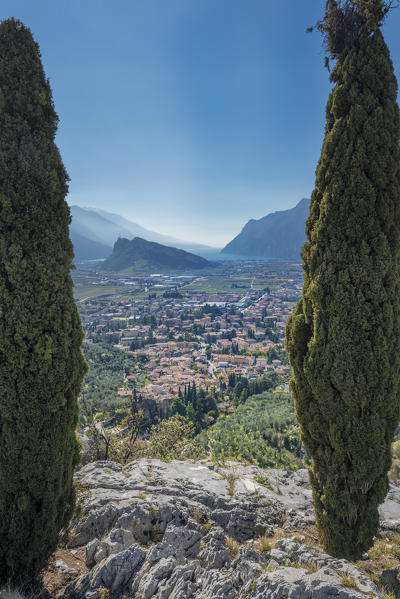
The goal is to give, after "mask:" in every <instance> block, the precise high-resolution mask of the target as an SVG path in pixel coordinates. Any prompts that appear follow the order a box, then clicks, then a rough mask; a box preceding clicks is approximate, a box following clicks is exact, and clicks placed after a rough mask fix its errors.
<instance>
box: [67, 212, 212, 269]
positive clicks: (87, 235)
mask: <svg viewBox="0 0 400 599" xmlns="http://www.w3.org/2000/svg"><path fill="white" fill-rule="evenodd" d="M71 216H72V222H71V225H70V236H71V240H72V243H73V244H74V250H75V259H76V260H77V261H78V262H79V261H81V260H97V259H103V258H107V257H108V256H110V254H111V253H112V250H113V246H114V243H115V242H116V241H117V239H118V238H120V237H125V238H128V239H132V238H133V237H141V238H143V239H146V240H147V241H155V242H158V243H162V244H168V245H173V246H175V247H178V248H182V249H185V250H192V251H196V250H197V249H198V250H205V249H208V248H207V246H205V245H204V246H202V245H199V244H197V245H196V244H190V243H189V242H185V241H182V240H180V239H175V238H174V237H169V236H168V235H162V234H161V233H156V232H154V231H149V230H148V229H145V228H144V227H141V226H140V225H138V224H137V223H134V222H132V221H130V220H128V219H126V218H124V217H122V216H120V215H119V214H113V213H112V212H106V211H104V210H100V209H98V208H81V207H80V206H71Z"/></svg>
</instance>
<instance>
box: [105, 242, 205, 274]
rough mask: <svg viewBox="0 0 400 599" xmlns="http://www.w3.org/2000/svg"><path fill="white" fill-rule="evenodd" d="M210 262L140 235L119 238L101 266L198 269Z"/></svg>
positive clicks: (125, 268)
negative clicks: (130, 237) (147, 239)
mask: <svg viewBox="0 0 400 599" xmlns="http://www.w3.org/2000/svg"><path fill="white" fill-rule="evenodd" d="M208 266H210V262H208V260H206V259H205V258H201V257H200V256H196V254H192V253H190V252H186V251H185V250H180V249H178V248H174V247H169V246H166V245H161V244H160V243H154V242H153V241H146V240H145V239H141V238H140V237H135V238H134V239H131V240H130V239H124V238H120V239H118V240H117V241H116V242H115V244H114V249H113V253H112V254H111V256H110V257H109V258H107V260H105V261H104V262H103V263H102V264H101V266H100V268H101V269H103V270H112V271H121V270H122V271H126V272H128V271H129V270H131V271H137V270H144V271H147V270H151V269H156V270H161V271H165V270H168V269H169V270H192V269H194V270H198V269H202V268H207V267H208Z"/></svg>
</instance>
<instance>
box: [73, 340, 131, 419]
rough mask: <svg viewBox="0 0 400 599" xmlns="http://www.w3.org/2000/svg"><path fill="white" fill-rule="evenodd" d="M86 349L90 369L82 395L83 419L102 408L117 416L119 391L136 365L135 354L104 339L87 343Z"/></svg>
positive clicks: (81, 416)
mask: <svg viewBox="0 0 400 599" xmlns="http://www.w3.org/2000/svg"><path fill="white" fill-rule="evenodd" d="M84 352H85V358H86V361H87V363H88V366H89V370H88V372H87V373H86V376H85V378H84V379H83V383H82V390H81V394H80V398H79V408H80V418H81V422H84V420H85V419H91V418H92V417H93V416H94V415H95V414H96V413H98V412H102V413H106V414H108V415H110V416H113V415H114V413H115V410H116V409H117V408H118V406H119V403H120V400H121V398H120V397H119V396H118V393H117V391H118V388H119V387H122V385H123V382H124V377H125V374H128V373H129V372H130V370H131V368H132V363H133V359H132V356H127V354H126V353H125V352H123V351H121V350H119V349H115V348H113V347H111V346H109V345H104V344H103V343H93V344H91V343H84Z"/></svg>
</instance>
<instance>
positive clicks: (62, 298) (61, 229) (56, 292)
mask: <svg viewBox="0 0 400 599" xmlns="http://www.w3.org/2000/svg"><path fill="white" fill-rule="evenodd" d="M57 120H58V119H57V115H56V113H55V111H54V107H53V102H52V97H51V91H50V86H49V83H48V81H47V80H46V78H45V75H44V72H43V68H42V64H41V58H40V52H39V48H38V45H37V44H36V43H35V42H34V40H33V38H32V35H31V33H30V31H29V29H27V28H26V27H24V25H22V24H21V23H20V22H18V21H15V20H14V19H10V20H7V21H4V22H2V23H1V24H0V586H1V585H2V584H4V583H7V582H10V583H11V584H14V585H15V584H23V583H29V582H30V581H32V580H34V579H38V578H40V571H41V569H42V568H43V567H44V566H45V565H46V563H47V560H48V558H49V556H50V554H51V553H52V552H53V551H54V549H55V548H56V545H57V542H58V537H59V532H60V530H61V529H62V528H63V527H64V526H65V525H66V524H67V523H68V521H69V518H70V516H71V514H72V511H73V507H74V492H73V487H72V475H73V470H74V467H75V466H76V464H77V463H78V459H79V445H78V443H77V440H76V437H75V427H76V423H77V414H78V406H77V396H78V393H79V389H80V385H81V381H82V377H83V374H84V372H85V368H86V366H85V362H84V359H83V355H82V352H81V347H80V346H81V341H82V329H81V326H80V319H79V314H78V312H77V309H76V306H75V304H74V299H73V293H72V280H71V276H70V268H71V262H72V259H73V249H72V245H71V242H70V240H69V233H68V224H69V221H70V215H69V208H68V206H67V204H66V202H65V199H64V198H65V195H66V193H67V189H68V188H67V180H68V176H67V173H66V171H65V169H64V166H63V164H62V161H61V158H60V154H59V152H58V149H57V147H56V145H55V143H54V136H55V133H56V128H57Z"/></svg>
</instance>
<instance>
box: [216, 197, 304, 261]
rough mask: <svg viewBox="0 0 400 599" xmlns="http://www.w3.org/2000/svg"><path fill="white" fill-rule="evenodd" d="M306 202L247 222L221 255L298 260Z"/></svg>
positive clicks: (302, 201) (302, 241)
mask: <svg viewBox="0 0 400 599" xmlns="http://www.w3.org/2000/svg"><path fill="white" fill-rule="evenodd" d="M309 207H310V200H307V199H303V200H301V201H300V202H299V203H298V204H297V205H296V206H295V207H294V208H291V209H290V210H281V211H279V212H272V213H271V214H267V216H264V217H263V218H260V219H259V220H254V219H252V220H249V222H248V223H246V225H245V226H244V227H243V229H242V230H241V232H240V233H239V235H237V236H236V237H235V238H234V239H232V241H230V242H229V243H228V245H226V246H225V247H224V249H223V250H222V253H225V254H236V255H241V256H252V257H257V256H259V257H262V258H269V259H278V260H300V252H301V248H302V247H303V244H304V242H305V240H306V234H305V228H306V225H305V223H306V219H307V217H308V213H309Z"/></svg>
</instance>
